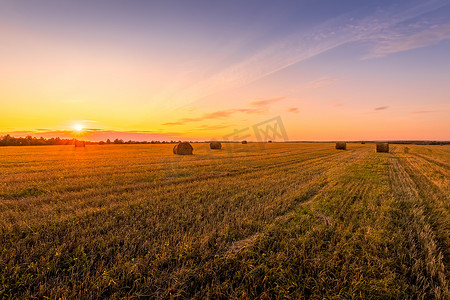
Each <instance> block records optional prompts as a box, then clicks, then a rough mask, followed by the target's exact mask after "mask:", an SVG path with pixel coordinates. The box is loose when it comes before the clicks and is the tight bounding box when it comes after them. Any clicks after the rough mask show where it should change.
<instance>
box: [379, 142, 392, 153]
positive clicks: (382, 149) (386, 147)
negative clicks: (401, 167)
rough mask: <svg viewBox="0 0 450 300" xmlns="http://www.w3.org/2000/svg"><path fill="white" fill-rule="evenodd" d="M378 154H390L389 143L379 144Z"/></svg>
mask: <svg viewBox="0 0 450 300" xmlns="http://www.w3.org/2000/svg"><path fill="white" fill-rule="evenodd" d="M377 152H384V153H389V144H388V143H377Z"/></svg>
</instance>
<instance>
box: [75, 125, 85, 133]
mask: <svg viewBox="0 0 450 300" xmlns="http://www.w3.org/2000/svg"><path fill="white" fill-rule="evenodd" d="M73 129H74V130H75V131H76V132H82V131H83V126H82V125H81V124H75V125H74V126H73Z"/></svg>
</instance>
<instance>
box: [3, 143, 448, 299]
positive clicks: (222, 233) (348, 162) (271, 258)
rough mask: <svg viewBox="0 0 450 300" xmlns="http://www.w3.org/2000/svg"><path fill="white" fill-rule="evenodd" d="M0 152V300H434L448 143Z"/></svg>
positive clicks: (443, 272) (442, 285)
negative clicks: (181, 151) (184, 151)
mask: <svg viewBox="0 0 450 300" xmlns="http://www.w3.org/2000/svg"><path fill="white" fill-rule="evenodd" d="M193 146H194V149H195V150H194V153H195V155H193V156H176V155H173V154H172V147H173V145H103V146H98V145H89V146H87V147H86V148H74V147H73V146H36V147H3V148H0V176H1V177H0V178H1V180H0V298H10V297H11V298H29V297H38V298H45V297H48V298H50V299H55V298H58V297H62V298H64V297H67V298H105V297H110V298H121V297H129V298H133V297H144V298H177V297H180V298H213V299H220V298H223V299H226V298H231V299H246V298H248V299H251V298H262V299H267V298H289V297H290V298H301V297H305V298H341V299H348V298H353V297H354V298H377V299H378V298H399V299H404V298H425V299H433V298H436V299H449V297H450V294H449V284H448V281H449V278H450V274H449V263H450V211H449V205H450V201H449V200H450V199H449V198H450V146H417V145H391V153H375V151H374V148H375V145H374V144H356V143H353V144H347V150H346V151H340V150H335V149H334V144H327V143H309V144H307V143H305V144H300V143H272V144H256V143H249V144H248V145H241V144H225V145H224V149H223V150H210V149H209V147H208V145H207V144H193Z"/></svg>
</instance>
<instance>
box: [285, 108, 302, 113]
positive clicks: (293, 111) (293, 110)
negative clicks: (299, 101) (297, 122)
mask: <svg viewBox="0 0 450 300" xmlns="http://www.w3.org/2000/svg"><path fill="white" fill-rule="evenodd" d="M287 111H288V112H290V113H294V114H298V113H299V112H300V111H299V109H298V108H297V107H290V108H288V109H287Z"/></svg>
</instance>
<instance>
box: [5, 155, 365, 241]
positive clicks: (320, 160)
mask: <svg viewBox="0 0 450 300" xmlns="http://www.w3.org/2000/svg"><path fill="white" fill-rule="evenodd" d="M358 153H359V155H363V154H367V153H368V152H367V151H358ZM347 154H348V155H347V156H346V157H345V158H343V159H345V160H346V161H352V160H353V159H354V156H353V155H350V153H349V152H347ZM339 156H340V157H342V156H341V154H340V152H338V153H332V154H329V155H322V156H319V157H314V158H309V159H305V160H302V161H299V160H293V161H290V162H287V163H280V164H276V165H269V166H261V167H259V168H258V170H255V169H250V170H242V171H239V172H235V173H232V174H222V175H221V176H217V175H210V176H205V177H202V178H200V179H199V178H188V179H185V180H183V181H179V182H168V183H165V184H163V185H161V184H159V185H158V184H152V185H133V186H132V187H130V186H126V187H121V188H118V187H117V188H115V189H114V190H113V191H108V192H104V191H102V192H97V193H94V194H92V193H91V194H89V198H93V197H95V196H102V195H104V194H111V193H118V194H120V193H122V192H125V191H129V192H134V193H135V195H134V196H135V197H134V198H139V192H141V193H142V192H143V191H144V190H147V189H151V188H154V187H155V186H157V187H160V188H163V187H170V188H172V189H174V190H175V189H180V188H181V189H188V188H189V186H190V185H191V184H199V182H203V181H208V180H214V179H219V178H223V177H234V176H240V175H250V176H251V177H252V178H256V177H258V176H260V175H259V174H258V173H257V171H271V170H274V171H275V172H276V169H277V168H280V167H283V166H287V165H289V166H290V169H294V168H297V167H299V166H302V165H305V164H308V167H313V166H319V165H322V164H324V163H326V162H328V161H330V162H331V161H332V160H333V159H334V158H335V157H339ZM293 162H295V163H296V164H293ZM327 171H328V169H326V168H324V170H323V172H327ZM321 174H322V173H321ZM318 176H320V175H316V176H314V177H312V178H310V179H309V181H312V180H314V179H315V178H317V177H318ZM309 181H307V182H305V184H307V183H308V182H309ZM180 185H181V186H180ZM153 192H154V195H155V196H156V194H158V193H160V192H161V191H160V190H154V191H153ZM162 192H167V193H168V194H170V193H171V190H163V191H162ZM136 193H137V194H136ZM84 195H85V196H86V197H87V194H86V193H84ZM145 196H146V197H148V196H149V194H145ZM74 197H75V198H80V199H82V198H83V195H80V196H77V195H74V193H72V194H69V195H67V196H65V197H64V198H63V199H61V198H59V199H57V200H54V201H55V204H58V205H61V203H65V202H67V201H70V200H73V198H74ZM29 200H30V199H24V200H23V201H25V202H28V201H29ZM16 201H17V200H16ZM45 201H49V199H42V198H41V199H39V202H45ZM98 201H99V202H100V203H102V202H103V198H100V199H98ZM146 201H148V200H146ZM140 202H142V200H141V199H138V200H132V201H126V202H112V201H111V202H110V203H109V205H105V204H104V205H101V206H100V207H95V205H92V204H94V203H93V202H92V201H91V203H90V205H88V206H86V209H80V210H77V209H76V207H74V208H72V209H71V211H73V212H75V213H72V216H71V218H74V219H76V218H80V217H84V216H86V211H88V214H95V213H98V212H101V211H105V210H114V209H117V208H120V207H122V206H124V205H125V206H132V205H135V204H138V203H140ZM33 204H34V208H33V209H35V204H36V202H33ZM80 205H83V203H82V202H80ZM0 207H1V206H0ZM48 210H51V207H50V208H49V209H48ZM39 219H41V220H43V222H45V219H46V218H45V216H42V218H38V220H36V221H35V224H39V223H41V222H39ZM68 219H69V217H67V218H62V219H59V220H58V222H63V221H67V220H68ZM42 224H45V223H42ZM0 229H1V228H0ZM5 233H6V231H5Z"/></svg>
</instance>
